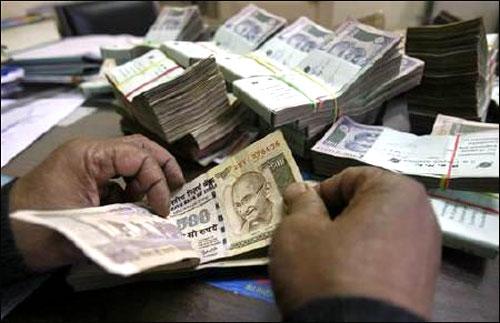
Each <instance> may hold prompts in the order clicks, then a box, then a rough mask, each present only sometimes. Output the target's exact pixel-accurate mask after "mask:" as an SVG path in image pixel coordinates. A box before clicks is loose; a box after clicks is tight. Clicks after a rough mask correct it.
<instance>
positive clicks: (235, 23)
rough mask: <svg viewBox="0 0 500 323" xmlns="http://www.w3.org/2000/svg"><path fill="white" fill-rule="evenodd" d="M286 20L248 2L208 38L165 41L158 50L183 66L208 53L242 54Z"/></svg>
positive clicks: (259, 43) (256, 45) (266, 38)
mask: <svg viewBox="0 0 500 323" xmlns="http://www.w3.org/2000/svg"><path fill="white" fill-rule="evenodd" d="M285 24H286V19H284V18H283V17H280V16H276V15H274V14H272V13H270V12H268V11H266V10H264V9H262V8H259V7H257V6H255V5H253V4H250V5H248V6H246V7H245V8H243V9H242V10H241V11H239V12H238V13H237V14H236V15H234V16H232V17H231V18H229V19H228V20H227V21H226V22H225V23H224V24H223V25H222V26H220V27H219V28H218V29H217V31H216V33H215V35H214V39H213V40H212V41H209V42H189V41H166V42H164V43H163V44H162V47H161V48H162V50H163V51H164V52H165V53H166V54H167V55H168V56H169V57H171V58H172V59H173V60H175V61H176V62H178V63H179V64H180V65H181V66H183V67H187V66H190V65H192V64H194V63H195V62H197V61H198V60H200V59H203V58H207V57H209V56H211V55H215V56H219V55H222V56H223V55H229V56H231V54H241V55H243V54H246V53H249V52H251V51H253V50H255V49H257V48H259V47H260V46H261V45H262V44H263V43H264V42H265V41H267V40H268V39H269V38H270V37H272V35H274V34H275V33H276V32H278V31H279V30H280V29H281V28H283V26H284V25H285Z"/></svg>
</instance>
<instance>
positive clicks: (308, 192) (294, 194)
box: [283, 183, 330, 219]
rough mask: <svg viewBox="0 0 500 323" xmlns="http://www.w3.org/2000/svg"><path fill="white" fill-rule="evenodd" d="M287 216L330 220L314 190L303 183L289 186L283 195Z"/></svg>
mask: <svg viewBox="0 0 500 323" xmlns="http://www.w3.org/2000/svg"><path fill="white" fill-rule="evenodd" d="M283 198H284V200H285V204H286V205H287V206H288V214H290V215H292V216H294V215H300V214H302V215H307V216H314V217H321V218H324V219H330V215H329V214H328V210H327V209H326V206H325V203H323V200H322V199H321V197H320V195H319V194H318V192H316V190H315V189H314V188H313V187H311V186H308V185H306V184H305V183H292V184H290V185H289V186H288V187H287V189H286V190H285V193H284V194H283Z"/></svg>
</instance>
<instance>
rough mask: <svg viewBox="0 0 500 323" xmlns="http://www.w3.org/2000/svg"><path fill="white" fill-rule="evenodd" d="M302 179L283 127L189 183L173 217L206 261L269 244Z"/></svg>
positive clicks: (174, 201)
mask: <svg viewBox="0 0 500 323" xmlns="http://www.w3.org/2000/svg"><path fill="white" fill-rule="evenodd" d="M301 180H302V178H301V175H300V172H299V169H298V167H297V165H296V163H295V161H294V159H293V157H292V154H291V152H290V150H289V148H288V146H287V145H286V142H285V140H284V138H283V135H282V134H281V132H279V131H277V132H274V133H272V134H270V135H268V136H266V137H265V138H263V139H261V140H259V141H257V142H256V143H254V144H252V145H250V146H248V147H247V148H245V149H244V150H242V151H241V152H239V153H237V154H235V155H233V156H231V157H228V158H227V159H226V160H225V161H224V162H223V163H222V164H221V165H219V166H216V167H214V168H212V169H211V170H210V171H208V172H207V173H206V174H203V175H201V176H199V177H198V178H196V179H195V180H193V181H192V182H190V183H188V184H186V185H184V187H183V188H182V190H181V191H179V192H177V193H176V194H175V195H174V196H173V198H172V199H171V209H170V211H171V212H170V216H169V220H168V221H170V223H172V224H175V225H176V226H177V227H178V228H179V230H180V231H181V232H182V234H183V235H184V236H185V237H186V238H187V239H189V240H190V241H192V243H193V247H194V248H195V249H196V250H199V251H200V254H201V263H202V264H203V263H207V262H211V261H213V260H217V259H223V258H227V257H231V256H234V255H238V254H242V253H245V252H248V251H251V250H255V249H259V248H262V247H266V246H268V245H269V243H270V239H271V235H272V233H273V231H274V230H275V229H276V227H277V225H278V223H279V222H280V220H281V217H282V215H283V214H284V206H283V198H282V195H283V192H284V190H285V188H286V187H287V186H288V185H289V184H291V183H293V182H297V181H301Z"/></svg>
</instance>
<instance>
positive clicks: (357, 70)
mask: <svg viewBox="0 0 500 323" xmlns="http://www.w3.org/2000/svg"><path fill="white" fill-rule="evenodd" d="M339 30H340V31H339ZM399 41H400V36H399V35H397V34H393V33H390V32H386V31H382V30H378V29H375V28H373V27H370V26H367V25H363V24H360V23H359V22H353V21H350V20H349V21H347V22H346V23H344V24H343V25H341V26H340V27H339V28H338V29H337V31H336V32H335V35H334V36H330V37H328V38H327V40H326V41H325V42H324V43H323V44H322V45H321V46H320V47H319V48H317V49H314V50H312V51H311V52H310V53H309V55H307V56H306V58H304V59H303V60H302V62H300V64H299V65H298V67H299V68H300V69H302V70H303V71H304V72H306V73H308V74H312V75H315V76H317V77H319V78H322V79H323V80H325V81H326V82H327V83H329V84H330V85H331V86H332V87H333V89H334V91H335V92H339V93H340V92H341V91H342V90H344V89H345V88H346V87H347V86H348V85H349V84H352V83H354V82H355V80H356V79H357V78H359V77H360V75H361V74H362V73H363V72H364V71H366V70H368V69H370V68H371V67H372V66H373V65H374V64H375V62H376V61H378V60H380V59H381V58H382V57H383V56H384V55H385V54H386V53H387V52H389V51H391V50H392V49H393V48H394V47H395V46H397V44H398V43H399Z"/></svg>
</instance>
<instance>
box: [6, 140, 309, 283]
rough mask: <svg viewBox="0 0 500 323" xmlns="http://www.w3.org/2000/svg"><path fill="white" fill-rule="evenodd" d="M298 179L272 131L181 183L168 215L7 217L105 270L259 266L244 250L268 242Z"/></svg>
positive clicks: (135, 211) (86, 212) (111, 209)
mask: <svg viewBox="0 0 500 323" xmlns="http://www.w3.org/2000/svg"><path fill="white" fill-rule="evenodd" d="M297 181H302V178H301V175H300V172H299V169H298V167H297V165H296V164H295V161H294V159H293V157H292V155H291V152H290V150H289V149H288V147H287V145H286V142H285V141H284V139H283V136H282V135H281V133H280V132H275V133H272V134H270V135H269V136H267V137H265V138H263V139H261V140H259V141H257V142H255V143H254V144H252V145H251V146H249V147H247V148H246V149H244V150H243V151H241V152H240V153H238V154H236V155H234V156H232V157H230V158H228V159H227V160H226V161H225V162H224V163H222V164H221V165H219V166H217V167H214V168H212V169H211V170H209V171H208V172H207V173H205V174H203V175H201V176H199V177H197V178H196V179H194V180H193V181H191V182H189V183H187V184H185V185H184V186H183V187H182V188H181V189H180V190H179V191H177V192H175V193H174V194H173V196H172V197H171V206H170V215H169V216H168V217H167V218H166V219H164V218H161V217H159V216H156V215H153V214H151V213H150V212H149V211H147V210H146V209H144V208H141V207H139V206H136V205H134V204H113V205H109V206H103V207H95V208H87V209H74V210H63V211H20V212H16V213H14V214H12V215H11V217H12V218H14V219H17V220H21V221H26V222H30V223H36V224H39V225H43V226H46V227H48V228H51V229H53V230H56V231H58V232H59V233H61V234H63V235H64V236H66V237H67V238H68V239H69V240H70V241H72V242H73V243H74V244H75V245H76V246H77V247H78V248H80V249H81V250H82V251H83V252H84V253H85V255H86V256H87V257H89V258H90V259H91V260H93V261H94V262H95V263H96V264H98V265H99V266H100V267H101V268H103V269H104V270H105V271H107V272H108V273H113V274H118V275H121V276H130V275H133V274H137V273H140V272H144V271H146V270H149V269H152V268H155V267H156V268H157V270H162V271H172V270H195V269H201V268H204V267H206V266H211V267H218V266H221V267H227V266H231V263H230V262H231V257H235V256H240V257H238V260H235V263H234V265H236V266H241V265H249V264H250V265H253V264H256V263H258V264H263V262H262V260H261V257H259V258H257V259H255V256H253V255H252V254H249V252H250V251H256V250H260V249H263V248H266V247H267V246H269V244H270V241H271V236H272V234H273V232H274V230H275V229H276V228H277V226H278V224H279V222H280V221H281V218H282V216H283V215H284V213H285V209H284V206H283V198H282V195H283V192H284V190H285V189H286V187H287V186H288V185H289V184H291V183H293V182H297ZM243 254H245V255H246V258H242V257H241V256H242V255H243ZM244 259H245V261H243V260H244ZM254 260H256V261H254ZM200 265H201V266H200ZM160 266H161V267H160ZM102 274H103V273H102V272H101V275H102ZM105 277H106V276H105Z"/></svg>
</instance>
